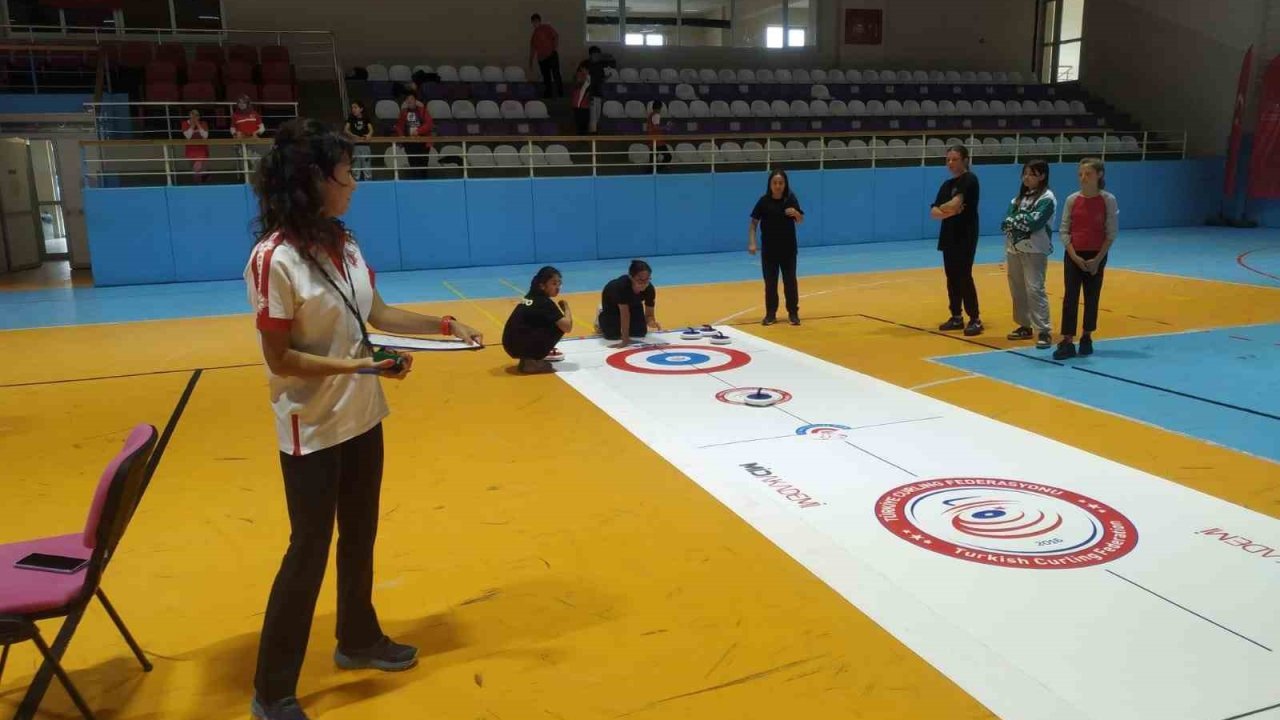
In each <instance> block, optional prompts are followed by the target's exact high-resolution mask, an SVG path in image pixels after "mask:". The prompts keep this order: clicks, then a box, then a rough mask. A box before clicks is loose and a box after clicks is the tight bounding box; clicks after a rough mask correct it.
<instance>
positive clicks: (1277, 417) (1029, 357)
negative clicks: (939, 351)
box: [858, 313, 1280, 420]
mask: <svg viewBox="0 0 1280 720" xmlns="http://www.w3.org/2000/svg"><path fill="white" fill-rule="evenodd" d="M858 316H859V317H864V318H867V319H868V320H874V321H876V322H881V323H885V324H886V325H896V326H898V327H901V328H906V329H908V330H915V331H917V332H922V333H926V334H929V335H935V336H937V337H944V338H947V339H949V340H956V341H959V342H964V343H968V344H970V345H977V346H979V347H984V348H987V349H988V350H994V351H996V352H1001V353H1005V354H1006V355H1015V356H1017V357H1020V358H1025V359H1027V360H1034V361H1036V362H1040V363H1046V364H1048V365H1057V366H1058V367H1065V368H1068V369H1070V370H1074V371H1076V372H1082V373H1086V374H1088V375H1096V376H1098V377H1102V378H1107V379H1108V380H1115V381H1117V382H1122V383H1127V384H1129V385H1136V386H1138V387H1143V388H1146V389H1148V390H1155V391H1157V392H1163V393H1167V394H1169V395H1177V396H1178V397H1182V398H1186V399H1188V400H1196V401H1198V402H1202V403H1207V404H1209V405H1216V406H1218V407H1222V408H1226V409H1228V410H1236V411H1238V412H1242V413H1248V414H1250V415H1257V416H1259V417H1264V418H1267V419H1269V420H1280V415H1273V414H1272V413H1269V412H1265V411H1262V410H1255V409H1253V408H1247V407H1244V406H1242V405H1234V404H1232V403H1228V402H1223V401H1221V400H1214V399H1213V398H1207V397H1204V396H1201V395H1195V394H1192V393H1187V392H1182V391H1181V390H1174V389H1173V388H1167V387H1164V386H1162V385H1153V384H1151V383H1145V382H1142V381H1141V380H1134V379H1132V378H1127V377H1124V376H1122V375H1112V374H1111V373H1106V372H1102V371H1101V370H1093V369H1091V368H1085V367H1080V366H1079V365H1072V364H1069V363H1065V362H1062V361H1060V360H1054V359H1053V358H1051V357H1049V358H1044V357H1038V356H1036V355H1033V354H1031V353H1028V352H1025V351H1022V350H1017V349H1012V348H1002V347H1000V346H998V345H991V344H989V343H985V342H982V341H980V340H973V339H971V338H967V337H963V336H961V337H957V336H955V335H948V334H946V333H944V332H941V331H935V330H929V329H928V328H922V327H917V326H915V325H911V324H908V323H901V322H897V321H895V320H886V319H884V318H880V317H876V316H874V315H866V314H863V313H858ZM1116 339H1117V340H1119V339H1122V338H1116ZM1123 339H1128V338H1123Z"/></svg>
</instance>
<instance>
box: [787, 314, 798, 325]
mask: <svg viewBox="0 0 1280 720" xmlns="http://www.w3.org/2000/svg"><path fill="white" fill-rule="evenodd" d="M787 319H788V320H790V321H791V324H792V325H799V324H800V313H788V314H787Z"/></svg>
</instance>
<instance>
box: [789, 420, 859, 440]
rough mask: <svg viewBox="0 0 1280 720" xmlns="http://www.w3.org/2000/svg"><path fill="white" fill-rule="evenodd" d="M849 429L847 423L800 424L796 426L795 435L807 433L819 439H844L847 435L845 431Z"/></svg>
mask: <svg viewBox="0 0 1280 720" xmlns="http://www.w3.org/2000/svg"><path fill="white" fill-rule="evenodd" d="M846 430H849V426H848V425H836V424H835V423H815V424H812V425H801V426H800V427H798V428H796V434H797V435H808V436H810V437H816V438H818V439H819V440H844V439H845V438H847V437H849V436H848V435H847V434H845V431H846Z"/></svg>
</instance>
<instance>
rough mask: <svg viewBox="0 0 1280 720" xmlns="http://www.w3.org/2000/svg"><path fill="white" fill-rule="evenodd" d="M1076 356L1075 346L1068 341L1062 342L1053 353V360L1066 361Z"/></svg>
mask: <svg viewBox="0 0 1280 720" xmlns="http://www.w3.org/2000/svg"><path fill="white" fill-rule="evenodd" d="M1075 356H1076V346H1075V344H1074V343H1072V342H1071V341H1070V340H1063V341H1062V342H1060V343H1058V349H1057V350H1054V351H1053V359H1054V360H1068V359H1070V358H1073V357H1075Z"/></svg>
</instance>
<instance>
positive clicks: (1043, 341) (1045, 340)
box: [1036, 332, 1053, 350]
mask: <svg viewBox="0 0 1280 720" xmlns="http://www.w3.org/2000/svg"><path fill="white" fill-rule="evenodd" d="M1052 346H1053V336H1052V335H1050V334H1049V333H1047V332H1041V333H1040V337H1038V338H1036V347H1037V348H1038V349H1040V350H1048V349H1049V348H1050V347H1052Z"/></svg>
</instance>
